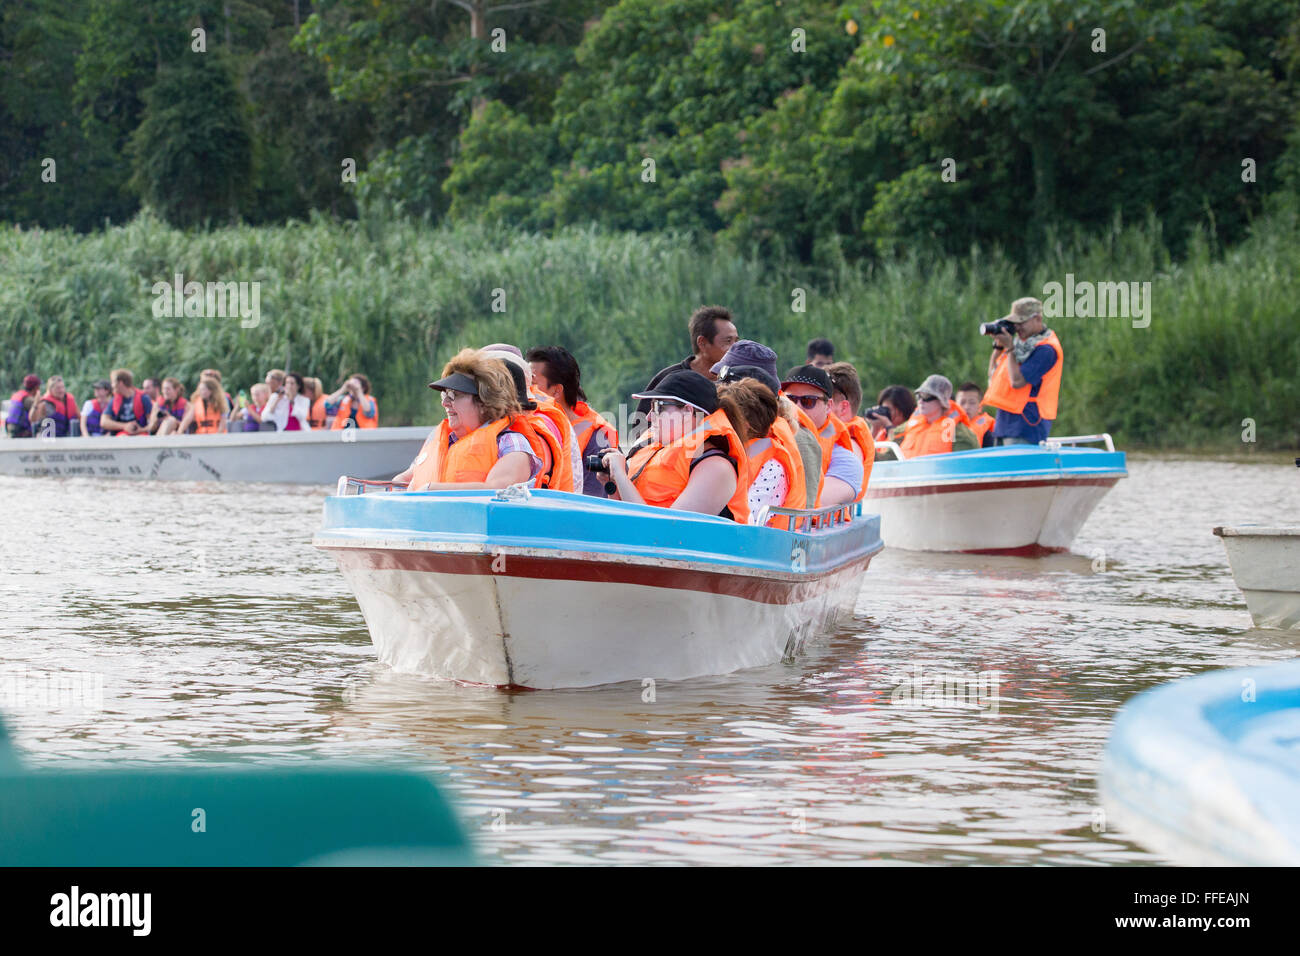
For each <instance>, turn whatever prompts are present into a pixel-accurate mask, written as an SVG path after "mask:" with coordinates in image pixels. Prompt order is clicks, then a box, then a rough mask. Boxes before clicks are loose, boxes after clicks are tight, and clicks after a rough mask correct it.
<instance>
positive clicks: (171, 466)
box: [0, 427, 429, 486]
mask: <svg viewBox="0 0 1300 956" xmlns="http://www.w3.org/2000/svg"><path fill="white" fill-rule="evenodd" d="M428 431H429V430H428V429H427V428H423V427H413V428H372V429H356V428H350V429H341V430H338V431H309V432H235V433H231V434H227V435H168V436H166V437H164V438H158V437H155V436H146V437H138V438H137V437H128V438H117V437H97V438H50V439H43V438H22V439H12V440H7V441H4V442H0V475H25V476H29V477H63V478H67V477H93V478H129V479H139V480H149V479H157V480H173V481H177V480H179V481H269V482H285V483H294V484H321V485H330V486H333V485H334V483H335V482H336V481H337V480H338V477H339V476H340V475H345V474H346V475H354V476H356V477H358V478H368V479H386V478H391V477H392V476H393V475H395V474H397V473H398V472H400V471H402V470H403V469H404V468H406V466H407V465H409V464H410V463H411V460H412V459H414V458H415V456H416V455H417V454H419V451H420V446H421V445H422V444H423V443H424V439H425V438H426V437H427V436H428Z"/></svg>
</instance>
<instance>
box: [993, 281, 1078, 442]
mask: <svg viewBox="0 0 1300 956" xmlns="http://www.w3.org/2000/svg"><path fill="white" fill-rule="evenodd" d="M999 321H1000V322H1007V323H1009V324H1011V325H1012V326H1014V327H1015V330H1016V334H1015V337H1014V338H1013V337H1012V335H1011V333H1010V332H1006V331H1002V332H999V333H998V334H997V335H994V336H993V352H992V354H990V355H989V388H988V391H987V392H985V393H984V404H985V405H991V406H992V407H994V408H996V409H997V410H998V413H997V418H996V419H995V421H994V423H993V438H994V440H995V442H996V444H999V445H1037V444H1038V443H1039V442H1040V441H1042V440H1043V439H1045V438H1047V436H1048V435H1049V434H1051V431H1052V422H1053V421H1055V419H1056V412H1057V408H1056V402H1057V398H1058V397H1059V395H1060V391H1061V370H1062V367H1063V365H1064V362H1065V354H1064V353H1063V352H1062V351H1061V341H1060V339H1058V338H1057V337H1056V333H1055V332H1053V331H1052V330H1051V329H1049V328H1047V327H1046V326H1044V325H1043V303H1041V302H1039V301H1038V300H1037V299H1034V298H1024V299H1017V300H1016V301H1015V302H1013V303H1011V312H1010V314H1009V315H1005V316H1003V317H1002V318H1001V319H1000V320H999Z"/></svg>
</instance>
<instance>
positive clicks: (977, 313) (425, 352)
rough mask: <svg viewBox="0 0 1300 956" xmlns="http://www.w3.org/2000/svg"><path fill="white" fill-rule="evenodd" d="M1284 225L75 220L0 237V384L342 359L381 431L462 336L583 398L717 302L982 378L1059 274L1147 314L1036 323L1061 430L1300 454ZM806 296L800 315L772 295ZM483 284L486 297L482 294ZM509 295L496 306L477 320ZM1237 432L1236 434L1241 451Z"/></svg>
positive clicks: (878, 383) (789, 345) (756, 319)
mask: <svg viewBox="0 0 1300 956" xmlns="http://www.w3.org/2000/svg"><path fill="white" fill-rule="evenodd" d="M1298 262H1300V224H1298V223H1297V217H1296V214H1295V213H1294V211H1288V210H1279V211H1275V212H1274V213H1272V214H1271V215H1270V216H1268V217H1267V218H1265V219H1262V220H1260V221H1259V222H1257V223H1256V225H1255V228H1254V229H1253V230H1252V233H1251V235H1250V236H1249V237H1248V238H1247V239H1246V240H1244V241H1243V242H1241V243H1239V244H1238V245H1236V246H1234V247H1232V248H1229V249H1227V250H1222V249H1219V248H1218V247H1217V246H1216V244H1215V242H1214V239H1213V236H1212V235H1211V234H1208V233H1207V234H1204V235H1201V236H1198V237H1196V239H1195V240H1194V241H1193V242H1192V243H1191V246H1190V249H1189V252H1188V254H1187V255H1186V256H1185V257H1184V258H1183V259H1182V260H1181V261H1173V260H1172V259H1171V258H1170V256H1169V253H1168V250H1167V248H1166V246H1165V243H1164V242H1163V239H1162V236H1161V233H1160V228H1159V224H1158V223H1156V222H1153V221H1148V222H1145V223H1139V224H1130V225H1125V224H1122V223H1119V222H1117V223H1115V225H1114V226H1113V228H1112V229H1110V230H1109V231H1107V232H1106V233H1105V234H1103V235H1100V236H1098V235H1093V236H1077V235H1076V236H1068V237H1057V238H1054V239H1053V240H1052V241H1051V242H1049V243H1048V244H1047V246H1046V247H1045V248H1044V249H1043V250H1042V254H1041V257H1040V261H1039V263H1038V264H1037V265H1036V266H1035V267H1034V268H1033V269H1032V271H1031V272H1029V273H1028V274H1025V273H1024V272H1022V271H1021V270H1020V269H1018V268H1017V267H1016V266H1015V265H1014V264H1013V263H1012V261H1011V260H1010V259H1009V258H1008V257H1007V256H1004V255H1002V254H1001V253H999V252H998V251H997V250H978V249H977V250H972V251H971V253H970V254H969V255H967V256H965V257H963V258H960V259H958V258H948V259H932V258H926V257H921V256H915V257H911V258H906V259H903V260H900V261H895V262H888V263H884V264H878V265H875V266H867V265H863V264H857V263H848V262H844V261H837V260H833V259H832V260H831V261H829V262H822V263H820V264H819V267H817V268H811V267H807V266H803V265H799V264H792V263H771V262H764V261H762V260H760V259H758V258H756V257H753V256H748V255H745V254H743V253H742V252H738V251H736V250H733V249H728V248H725V247H722V246H719V245H715V244H712V243H707V244H700V243H697V242H694V241H692V240H690V239H687V238H684V237H681V236H677V235H673V234H669V233H660V234H610V233H602V232H599V231H595V230H590V229H571V230H567V231H561V232H559V233H557V234H555V235H553V236H539V235H532V234H527V233H521V232H515V231H510V230H505V229H493V228H487V227H482V226H471V225H462V226H457V227H454V228H449V227H435V226H429V225H427V224H423V223H419V222H412V221H405V220H396V221H380V220H373V219H372V220H363V221H360V222H335V221H332V220H328V219H325V218H323V217H320V218H315V219H313V220H312V221H311V222H306V223H293V224H290V225H286V226H282V227H265V226H263V227H250V226H239V227H232V228H226V229H216V230H212V231H206V232H205V231H181V230H176V229H172V228H170V227H168V226H166V225H165V224H163V223H161V222H160V221H158V220H157V219H155V218H153V217H151V216H149V215H147V214H146V215H142V216H140V217H139V218H137V219H136V220H134V221H133V222H131V223H130V224H128V225H125V226H122V227H116V228H110V229H106V230H103V231H100V232H97V233H93V234H89V235H77V234H74V233H72V232H68V231H49V232H43V231H30V232H23V231H18V230H14V229H4V230H0V341H2V342H3V345H4V348H3V350H2V352H0V385H3V387H5V388H8V389H11V390H12V389H13V388H16V387H17V385H18V383H19V380H20V379H21V377H22V376H23V375H24V374H25V373H27V372H29V371H36V372H38V373H40V374H41V375H42V377H45V376H48V375H49V374H51V373H55V372H59V373H62V374H63V375H64V377H65V378H66V379H67V380H68V382H69V385H70V387H71V388H72V390H73V391H74V393H75V394H76V395H77V397H78V399H79V400H81V399H83V398H84V397H85V396H86V395H87V394H88V392H89V388H88V386H89V383H90V382H91V381H92V380H93V379H96V378H100V377H103V376H106V375H107V373H108V371H109V370H110V369H111V368H113V367H117V366H125V367H127V368H130V369H132V370H133V371H134V372H135V374H136V376H137V378H138V379H139V378H143V377H145V376H147V375H153V376H164V375H175V376H177V377H178V378H180V379H181V380H182V381H183V382H184V383H185V384H186V386H187V387H190V388H192V387H193V386H194V384H195V382H196V381H197V375H198V372H199V370H200V369H202V368H205V367H208V366H215V367H218V368H220V369H221V370H222V371H223V373H224V375H225V381H226V384H227V387H228V388H230V389H231V391H232V392H233V391H235V390H237V389H239V388H241V387H247V386H248V385H249V384H251V383H253V382H255V381H260V380H261V379H262V378H263V376H264V375H265V372H266V370H267V369H268V368H271V367H275V366H280V367H289V368H292V369H296V370H298V371H301V372H303V373H304V374H314V375H319V376H320V377H321V378H322V379H323V380H324V381H325V383H326V385H327V386H329V387H331V388H332V387H334V386H335V385H336V383H338V382H339V381H340V380H341V378H342V377H344V376H346V375H347V374H349V373H350V372H353V371H363V372H365V373H366V374H368V375H369V376H370V378H371V380H372V382H373V383H374V390H375V394H376V395H377V396H378V398H379V401H380V408H381V416H382V420H383V421H384V423H386V424H407V423H412V422H414V423H432V422H434V421H436V420H437V419H438V418H439V417H440V415H439V412H438V409H437V405H436V402H435V396H434V395H433V393H431V392H430V391H429V390H428V389H427V388H425V384H426V383H427V382H428V381H430V380H431V378H432V377H435V376H436V374H437V373H438V372H439V371H440V369H441V367H442V364H443V363H444V362H445V361H446V360H447V358H449V357H450V356H451V355H452V354H454V353H455V352H456V351H457V350H459V349H460V348H462V347H464V346H474V345H483V344H486V343H489V342H495V341H508V342H514V343H516V344H518V345H519V346H520V347H521V348H524V349H527V348H528V347H530V346H532V345H541V344H553V343H558V344H561V345H564V346H566V347H567V348H569V349H570V350H572V351H573V352H574V354H575V355H577V357H578V359H579V361H580V362H581V363H582V367H583V369H584V381H585V385H586V388H587V391H588V393H589V395H590V396H591V398H592V400H593V401H594V403H595V404H596V405H597V406H598V407H599V408H601V409H606V410H610V411H616V410H617V408H618V405H619V403H620V402H628V397H627V396H628V395H629V394H630V393H631V392H632V391H634V390H636V389H637V388H639V387H640V386H642V385H644V383H645V381H646V380H647V379H648V378H649V377H650V375H651V374H652V373H653V372H655V371H656V370H657V369H659V368H660V367H662V366H664V365H666V364H668V363H670V362H674V361H677V360H679V359H681V358H682V357H683V356H684V355H686V354H687V352H688V351H689V343H688V336H687V333H686V320H687V317H688V316H689V315H690V312H691V311H692V309H693V308H694V307H695V306H697V305H700V304H703V303H719V304H724V305H727V306H728V307H729V308H731V309H732V311H733V312H734V313H735V314H736V316H737V321H738V325H739V327H740V331H741V334H742V336H744V337H747V338H755V339H758V340H760V341H763V342H765V343H767V344H769V345H771V346H772V347H773V348H775V349H776V350H777V351H778V353H779V354H780V356H781V360H782V364H783V366H789V365H795V364H799V363H801V362H802V361H803V354H804V353H803V349H804V345H805V343H806V342H807V340H808V339H810V338H812V337H814V336H826V337H828V338H830V339H831V340H832V341H833V342H835V344H836V347H837V357H843V358H846V359H848V360H850V361H852V362H854V363H855V364H856V365H857V367H858V369H859V371H860V372H861V374H862V378H863V384H864V388H865V390H866V391H867V392H868V397H869V398H870V397H873V396H874V393H875V391H876V390H878V389H879V388H881V387H883V386H884V385H887V384H892V383H901V384H904V385H909V386H915V385H916V384H918V383H919V382H920V381H921V380H922V379H923V378H924V377H925V376H926V375H928V374H929V373H931V372H934V371H939V372H942V373H943V374H945V375H947V376H948V377H949V378H951V379H952V380H953V382H954V384H956V383H958V382H960V381H961V380H963V379H966V378H971V379H974V380H976V381H982V380H983V377H984V370H985V365H986V362H987V358H988V341H987V340H986V339H982V338H981V337H980V336H979V335H978V331H977V328H976V326H977V324H978V323H979V322H981V321H988V320H990V319H993V318H996V317H997V316H999V315H1002V314H1004V313H1005V311H1006V308H1007V306H1008V304H1009V303H1010V301H1011V300H1012V299H1014V298H1016V297H1018V296H1020V295H1030V294H1041V290H1042V288H1043V285H1044V283H1046V282H1048V281H1052V280H1056V281H1063V280H1064V277H1065V274H1066V273H1073V274H1074V276H1075V277H1076V279H1077V280H1087V281H1150V282H1151V283H1152V287H1151V288H1152V311H1151V323H1150V326H1149V327H1148V328H1134V327H1133V325H1132V323H1131V322H1130V321H1129V320H1128V319H1126V318H1117V317H1112V318H1064V317H1062V318H1056V319H1052V320H1050V321H1049V325H1051V326H1052V327H1053V328H1055V329H1056V330H1057V332H1058V334H1059V335H1060V337H1061V339H1062V342H1063V343H1064V347H1065V350H1066V362H1067V365H1066V372H1065V377H1064V384H1063V393H1062V413H1061V417H1060V420H1059V421H1058V423H1057V426H1056V429H1055V430H1056V431H1057V433H1058V434H1063V433H1079V432H1093V431H1102V430H1106V431H1110V432H1111V433H1112V434H1114V435H1115V436H1116V438H1117V440H1119V441H1120V442H1122V443H1124V444H1127V445H1147V446H1158V447H1189V446H1197V447H1217V448H1230V447H1240V448H1247V449H1248V450H1253V449H1260V448H1273V449H1277V448H1295V447H1297V446H1300V433H1298V429H1300V424H1298V419H1300V415H1297V411H1298V410H1300V380H1298V378H1297V371H1296V370H1297V369H1298V368H1300V316H1298V315H1297V313H1298V312H1300V307H1297V305H1296V303H1297V302H1300V275H1298V274H1297V269H1296V263H1298ZM176 273H182V274H183V275H184V277H185V279H186V280H187V281H188V280H198V281H200V282H206V281H236V282H239V281H246V282H259V283H261V286H260V289H261V320H260V324H258V325H257V326H256V327H255V328H243V327H242V326H241V323H240V320H239V319H238V318H216V317H206V318H197V317H192V318H184V317H182V318H155V316H154V314H153V303H154V295H153V293H152V291H151V288H152V286H153V284H154V283H155V282H158V281H165V282H169V281H171V279H172V276H173V275H174V274H176ZM800 289H801V290H803V295H804V299H805V303H806V307H805V311H803V312H797V311H794V310H793V308H792V304H793V302H794V296H795V295H796V293H795V290H800ZM498 290H499V291H498ZM494 305H495V306H496V308H497V309H504V311H495V310H494ZM1247 419H1250V420H1252V421H1253V422H1254V430H1255V438H1256V441H1255V443H1253V444H1248V443H1243V442H1242V433H1243V431H1244V430H1245V429H1246V427H1247V426H1246V425H1244V424H1243V422H1244V421H1245V420H1247Z"/></svg>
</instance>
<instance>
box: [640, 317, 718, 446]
mask: <svg viewBox="0 0 1300 956" xmlns="http://www.w3.org/2000/svg"><path fill="white" fill-rule="evenodd" d="M689 328H690V332H691V343H692V345H694V347H695V353H694V354H693V355H689V356H687V357H686V358H684V359H682V360H681V361H680V362H677V363H675V364H673V365H670V366H668V367H667V368H661V369H660V370H659V371H658V372H656V373H655V377H654V378H652V379H650V381H649V382H648V383H647V384H646V387H645V388H643V389H642V390H641V391H643V392H649V391H652V390H653V389H654V388H656V387H657V386H658V385H659V383H660V382H661V381H663V379H664V377H665V376H667V375H668V374H669V373H671V372H682V371H688V372H699V373H700V374H701V375H703V376H705V377H706V378H708V379H709V380H710V381H714V380H716V379H717V376H716V375H714V374H713V366H714V365H716V364H717V363H718V362H721V361H722V357H723V356H724V355H726V354H727V349H729V348H731V347H732V346H733V345H735V344H736V342H737V341H738V340H739V339H740V333H739V332H737V331H736V323H735V322H734V321H733V319H732V316H731V311H730V310H729V309H726V308H724V307H723V306H720V305H702V306H700V307H699V308H698V309H696V310H695V312H694V314H693V315H691V319H690V322H689ZM649 417H650V400H649V399H642V400H641V401H640V402H638V403H637V406H636V414H634V415H633V417H632V421H631V422H630V423H629V427H628V433H629V435H630V438H629V441H630V442H631V443H632V444H635V443H636V441H637V439H638V438H640V437H641V435H642V434H643V433H644V432H645V430H646V427H647V426H648V424H649Z"/></svg>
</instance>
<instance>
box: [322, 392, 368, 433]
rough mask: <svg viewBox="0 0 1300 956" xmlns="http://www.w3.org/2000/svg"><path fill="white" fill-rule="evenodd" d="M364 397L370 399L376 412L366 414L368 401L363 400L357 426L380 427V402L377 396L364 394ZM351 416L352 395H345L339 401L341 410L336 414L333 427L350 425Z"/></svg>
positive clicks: (358, 411) (358, 410) (358, 413)
mask: <svg viewBox="0 0 1300 956" xmlns="http://www.w3.org/2000/svg"><path fill="white" fill-rule="evenodd" d="M362 398H363V399H365V398H368V399H370V404H371V407H372V408H373V409H374V414H372V415H367V414H366V403H365V402H364V401H362V402H361V407H360V408H358V409H357V426H356V427H357V428H378V427H379V403H378V402H377V401H375V396H373V395H364V396H362ZM351 417H352V396H351V395H345V396H343V401H341V402H339V410H338V413H337V414H336V415H335V416H334V425H333V428H335V429H338V428H347V427H349V426H348V422H349V421H350V420H351ZM331 430H332V429H331Z"/></svg>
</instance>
